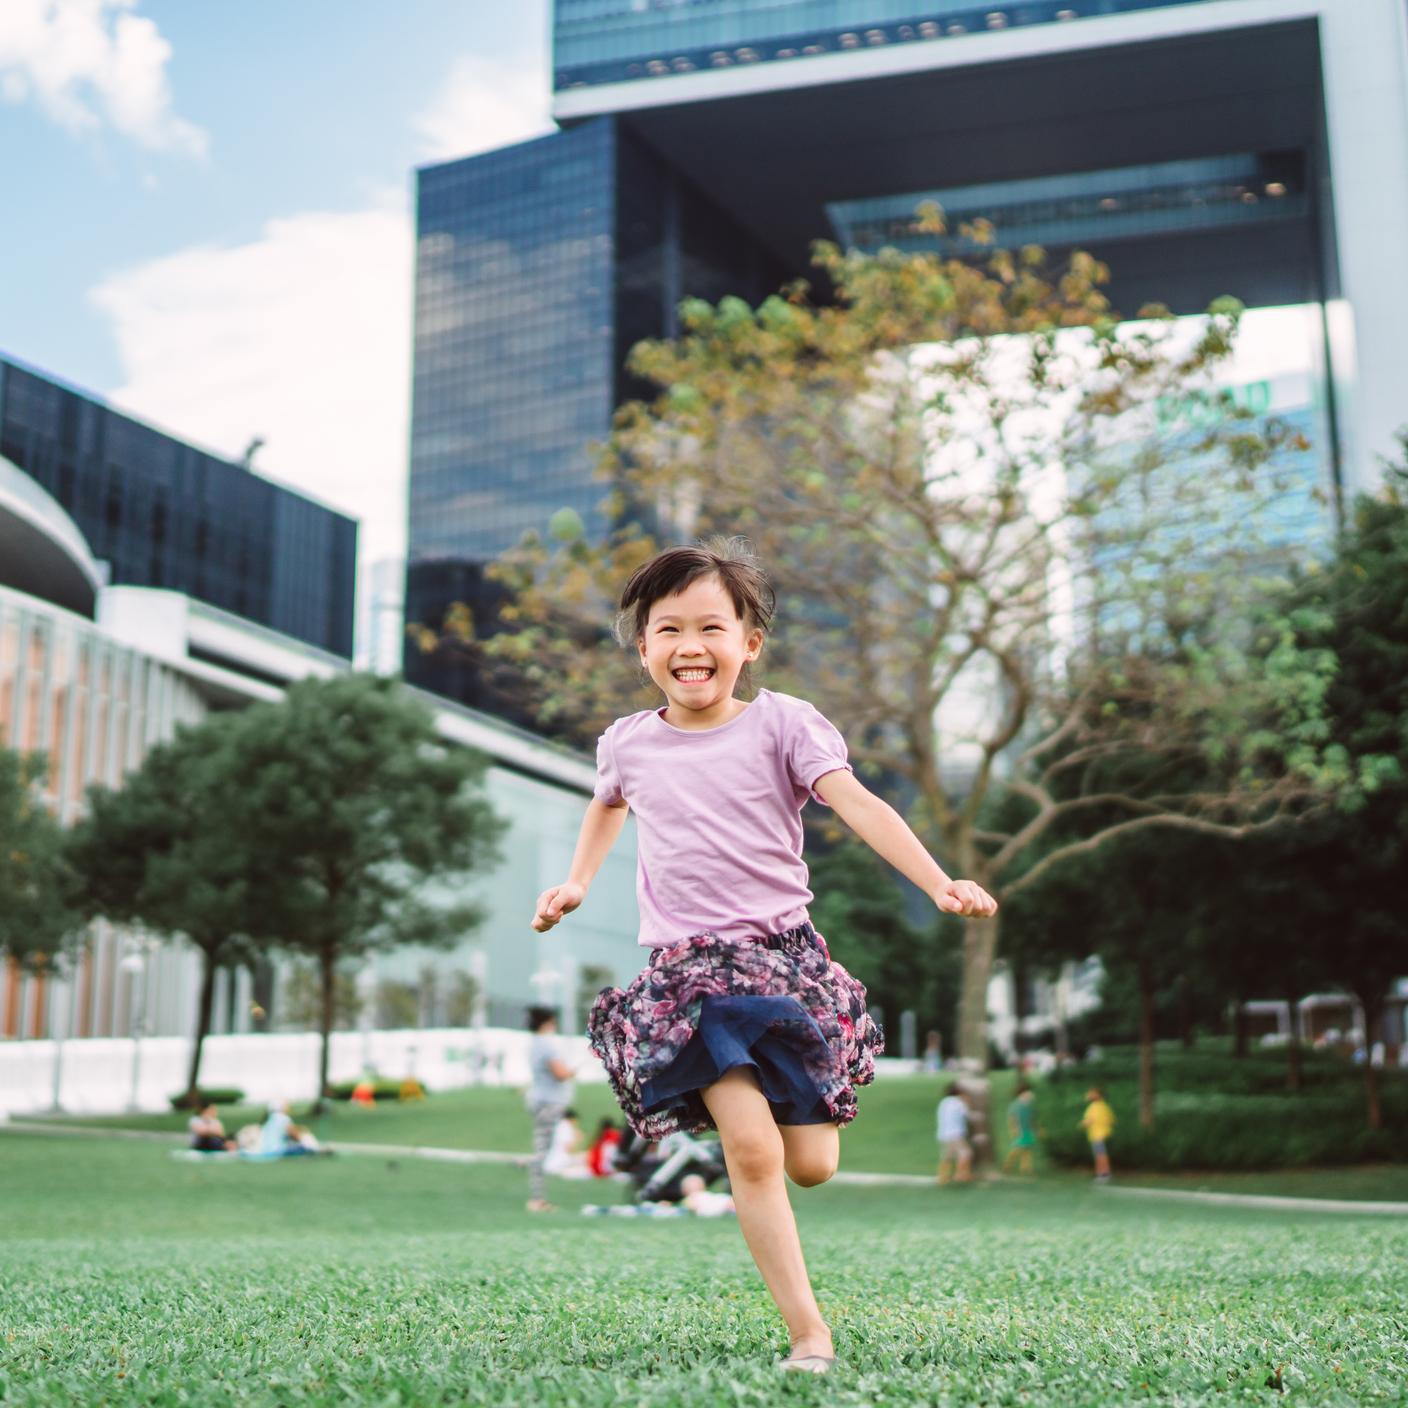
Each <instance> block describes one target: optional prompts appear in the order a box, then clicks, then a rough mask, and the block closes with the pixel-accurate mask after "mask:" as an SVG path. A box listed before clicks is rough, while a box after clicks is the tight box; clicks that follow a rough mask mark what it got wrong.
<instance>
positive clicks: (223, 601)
mask: <svg viewBox="0 0 1408 1408" xmlns="http://www.w3.org/2000/svg"><path fill="white" fill-rule="evenodd" d="M0 454H3V455H4V456H5V457H6V458H7V459H9V460H12V461H13V462H14V463H15V464H16V465H18V466H19V468H21V469H22V470H24V471H25V472H26V473H27V474H29V475H31V476H32V477H33V478H34V479H35V480H37V481H38V483H39V484H41V485H42V486H43V487H44V488H45V489H46V490H47V491H48V493H49V494H51V495H52V496H53V497H54V498H55V499H57V500H58V501H59V503H60V504H62V505H63V507H64V509H65V510H66V511H67V512H68V514H69V515H70V517H72V518H73V520H74V522H75V523H77V524H78V527H79V528H80V529H81V530H82V532H83V535H84V537H85V538H86V539H87V540H88V544H89V546H90V547H91V548H92V550H93V555H94V556H95V557H97V558H99V559H102V560H105V561H106V562H107V563H108V565H109V571H110V574H111V580H112V582H113V583H114V584H115V585H124V586H140V587H166V588H169V589H170V590H172V591H179V592H184V593H185V594H186V595H188V596H192V597H195V598H196V599H197V600H199V601H204V602H208V603H209V604H210V605H212V606H218V607H221V608H222V609H224V610H226V611H230V612H233V613H234V614H235V615H237V616H243V617H244V618H245V619H247V620H250V621H256V622H258V623H259V624H260V625H263V626H268V627H270V628H271V629H273V630H276V631H279V632H281V633H283V634H284V635H288V636H292V637H293V638H294V639H296V640H301V641H305V642H307V643H308V644H309V645H315V646H318V647H319V648H321V649H323V650H328V651H331V652H333V653H334V654H336V655H342V656H345V657H348V658H350V657H351V655H352V629H353V619H354V592H355V586H356V565H357V525H356V523H355V522H354V521H353V520H352V519H350V518H347V517H344V516H343V515H342V514H340V513H335V512H334V511H333V510H331V509H329V508H324V507H323V506H322V505H321V504H316V503H313V502H312V501H311V500H309V499H305V498H303V497H302V496H301V495H299V494H296V493H294V492H293V491H292V490H290V489H285V488H282V487H280V486H279V485H276V484H271V483H270V482H269V481H268V480H267V479H261V478H260V477H259V476H258V475H256V474H252V473H250V472H249V471H248V470H246V469H244V468H242V467H241V466H239V465H237V464H232V463H230V462H229V461H227V460H222V459H219V458H217V457H216V456H215V455H211V454H207V453H206V452H205V451H203V450H198V449H196V448H195V447H193V446H191V445H188V444H186V443H185V442H184V441H181V440H177V439H175V438H174V437H173V436H170V435H164V434H162V433H161V432H160V431H159V430H154V429H152V427H151V426H148V425H144V424H142V423H141V422H140V421H137V420H133V419H132V418H131V417H130V416H125V415H122V414H121V413H120V412H118V411H114V410H111V409H110V408H109V407H107V406H105V405H103V404H102V403H101V402H99V401H95V400H93V399H91V398H90V397H87V396H84V395H82V394H81V393H79V392H77V391H74V390H71V389H69V388H67V387H64V386H60V385H58V384H57V383H55V382H53V381H50V380H49V379H48V378H46V377H44V376H41V375H39V374H38V373H37V372H34V371H31V370H29V369H27V368H25V367H22V366H18V365H16V364H15V363H13V362H8V361H4V360H0Z"/></svg>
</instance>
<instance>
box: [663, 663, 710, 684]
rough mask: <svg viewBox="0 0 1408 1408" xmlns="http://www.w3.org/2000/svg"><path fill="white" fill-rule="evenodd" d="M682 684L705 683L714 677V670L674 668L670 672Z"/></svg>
mask: <svg viewBox="0 0 1408 1408" xmlns="http://www.w3.org/2000/svg"><path fill="white" fill-rule="evenodd" d="M670 673H671V674H672V675H674V677H675V678H676V679H677V680H678V681H679V682H680V683H681V684H705V683H706V682H707V681H709V680H711V679H713V678H714V672H713V670H709V669H705V668H703V667H702V666H701V667H699V668H688V669H683V670H672V671H671V672H670Z"/></svg>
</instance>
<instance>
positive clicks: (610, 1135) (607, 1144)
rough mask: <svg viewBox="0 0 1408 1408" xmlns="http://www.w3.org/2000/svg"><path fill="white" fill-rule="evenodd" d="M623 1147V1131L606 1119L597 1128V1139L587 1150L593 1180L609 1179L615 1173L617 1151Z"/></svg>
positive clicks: (588, 1164)
mask: <svg viewBox="0 0 1408 1408" xmlns="http://www.w3.org/2000/svg"><path fill="white" fill-rule="evenodd" d="M620 1147H621V1131H620V1130H619V1129H618V1128H617V1127H616V1121H615V1120H613V1119H609V1118H608V1119H604V1120H602V1122H601V1123H600V1124H599V1125H598V1126H597V1131H596V1138H595V1139H593V1140H592V1147H591V1148H590V1149H588V1150H587V1167H588V1168H589V1169H590V1170H591V1172H592V1177H593V1178H609V1177H610V1176H611V1174H612V1173H613V1172H614V1171H615V1167H616V1151H617V1150H618V1149H619V1148H620Z"/></svg>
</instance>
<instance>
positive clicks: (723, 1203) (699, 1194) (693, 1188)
mask: <svg viewBox="0 0 1408 1408" xmlns="http://www.w3.org/2000/svg"><path fill="white" fill-rule="evenodd" d="M680 1203H681V1204H682V1205H683V1206H684V1207H687V1208H688V1209H689V1210H690V1212H692V1213H693V1214H694V1215H695V1217H728V1216H729V1215H730V1214H733V1215H734V1216H737V1214H738V1209H737V1208H736V1207H734V1205H733V1197H732V1196H731V1195H730V1194H728V1193H711V1192H710V1191H709V1187H708V1184H706V1183H705V1182H704V1177H703V1175H702V1174H698V1173H690V1174H686V1175H685V1178H684V1180H683V1182H681V1184H680Z"/></svg>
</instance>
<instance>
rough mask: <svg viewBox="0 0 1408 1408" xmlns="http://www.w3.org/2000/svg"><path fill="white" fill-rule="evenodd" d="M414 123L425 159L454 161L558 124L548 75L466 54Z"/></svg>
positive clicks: (519, 139) (452, 69)
mask: <svg viewBox="0 0 1408 1408" xmlns="http://www.w3.org/2000/svg"><path fill="white" fill-rule="evenodd" d="M415 128H416V133H417V135H418V136H419V138H420V141H421V148H422V155H423V159H424V160H426V161H453V160H454V158H456V157H461V156H475V155H477V154H478V153H479V152H486V151H491V150H492V149H493V148H495V147H505V146H508V145H509V144H510V143H512V142H521V141H523V140H525V139H526V138H529V137H541V136H542V135H543V134H544V133H545V132H551V131H552V130H553V125H552V121H551V119H550V118H549V116H548V80H547V75H546V74H545V73H539V72H538V71H537V70H535V69H533V68H530V67H528V66H527V65H521V66H519V67H509V66H506V65H504V64H502V63H494V62H491V61H490V60H488V59H482V58H477V57H475V56H473V55H465V56H463V57H461V58H459V59H457V60H456V61H455V62H454V63H453V64H452V65H451V66H450V72H449V73H448V74H447V75H446V77H445V81H444V82H443V83H442V84H441V85H440V89H439V92H437V93H436V95H435V97H434V98H433V99H432V101H431V102H430V104H429V105H428V106H427V107H426V108H425V109H424V110H423V111H422V112H421V113H420V114H419V115H418V116H417V117H416V120H415Z"/></svg>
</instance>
